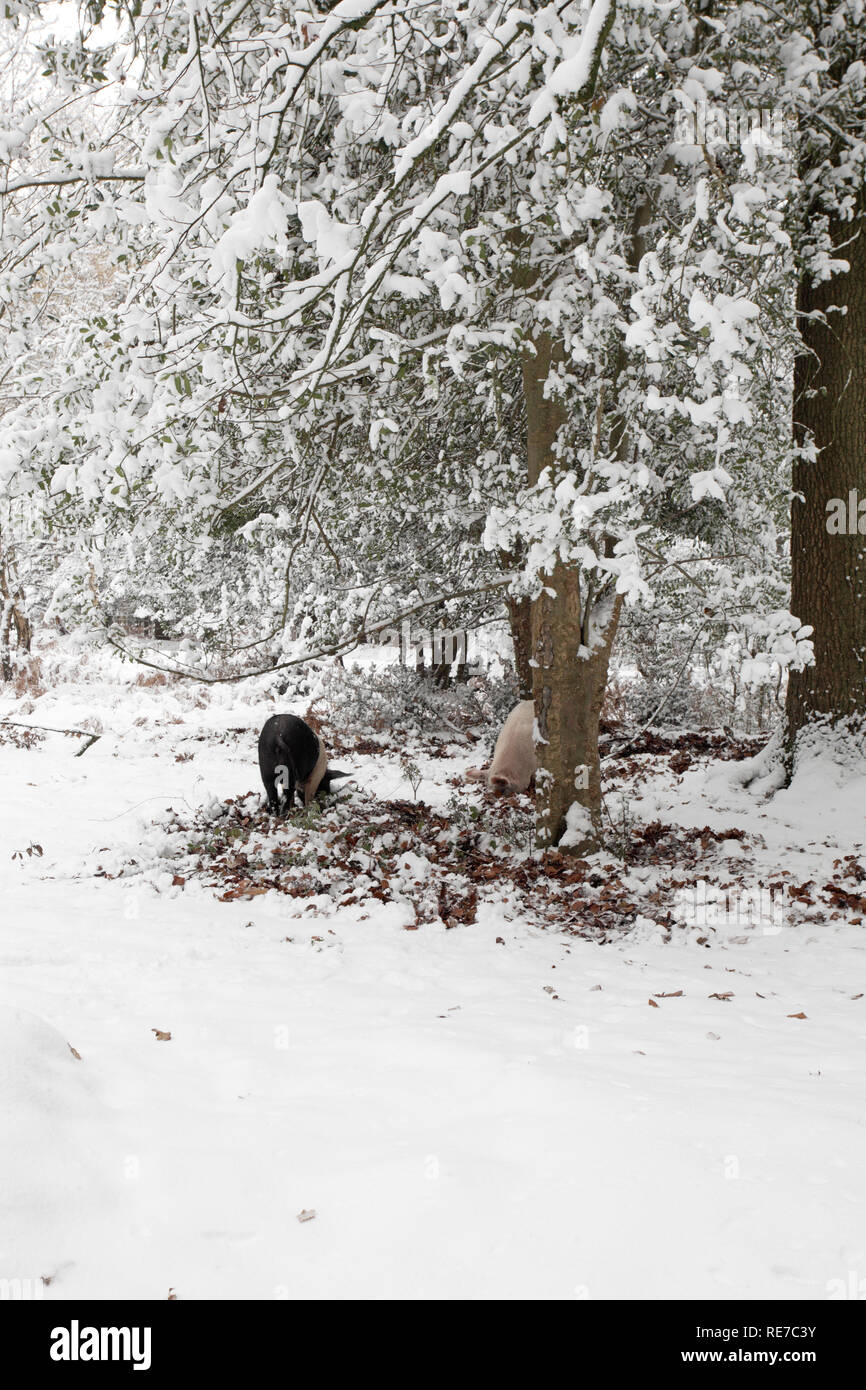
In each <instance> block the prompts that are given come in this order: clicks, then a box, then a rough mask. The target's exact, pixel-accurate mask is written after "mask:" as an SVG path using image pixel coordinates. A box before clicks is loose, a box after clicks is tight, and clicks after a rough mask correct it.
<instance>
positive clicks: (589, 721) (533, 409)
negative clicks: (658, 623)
mask: <svg viewBox="0 0 866 1390" xmlns="http://www.w3.org/2000/svg"><path fill="white" fill-rule="evenodd" d="M534 346H535V353H534V354H529V353H528V354H527V355H526V357H525V358H524V362H523V389H524V400H525V404H526V425H527V463H528V475H529V482H530V485H532V484H534V483H536V482H537V481H538V478H539V476H540V474H541V472H542V470H543V469H544V468H546V467H548V466H549V467H551V468H553V469H555V466H556V456H555V454H554V445H555V443H556V437H557V434H558V432H559V429H560V427H561V426H562V425H563V423H564V421H565V408H564V406H563V403H562V400H561V398H559V397H553V398H546V397H545V394H544V385H545V382H546V381H547V378H548V375H549V373H550V369H551V367H552V366H553V365H554V362H555V360H556V352H557V347H556V345H555V344H554V343H553V341H552V340H551V338H550V336H549V335H548V334H546V333H540V334H539V335H538V336H537V337H536V339H535V344H534ZM542 579H543V581H544V585H545V587H544V590H543V591H542V593H541V594H540V596H539V597H538V598H537V599H536V600H535V602H534V603H533V604H532V608H531V635H532V658H533V663H534V664H533V668H532V678H533V679H532V697H533V700H534V701H535V718H536V724H537V728H538V735H539V738H540V742H539V743H538V744H537V746H536V756H537V758H538V772H537V774H536V802H535V816H536V830H537V835H538V839H539V843H540V844H541V845H542V846H553V845H558V844H560V842H562V847H563V848H564V849H568V850H570V851H574V852H575V853H578V854H586V853H590V852H591V851H592V850H594V849H597V848H598V845H599V840H600V835H601V768H600V763H599V755H598V721H599V715H600V713H601V706H602V701H603V700H604V692H605V687H606V685H607V672H608V664H609V660H610V651H611V647H612V645H613V639H614V636H615V634H616V628H617V624H618V621H619V613H620V608H621V605H622V600H621V599H619V598H617V599H613V598H608V599H607V600H602V602H601V603H600V604H595V605H594V604H593V603H592V600H591V595H590V592H589V587H588V580H587V579H586V578H584V581H583V583H584V588H585V591H582V587H581V572H580V570H579V569H577V568H574V567H572V566H570V565H565V564H563V563H562V562H558V563H557V564H556V565H555V566H554V569H553V573H552V574H549V575H547V574H546V575H543V576H542ZM569 813H571V814H569ZM563 837H565V838H564V840H563Z"/></svg>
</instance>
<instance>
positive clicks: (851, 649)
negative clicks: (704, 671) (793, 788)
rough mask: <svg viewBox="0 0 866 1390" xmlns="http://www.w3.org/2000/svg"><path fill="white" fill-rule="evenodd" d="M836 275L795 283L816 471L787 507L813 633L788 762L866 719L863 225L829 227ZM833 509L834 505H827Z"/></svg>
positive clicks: (800, 404)
mask: <svg viewBox="0 0 866 1390" xmlns="http://www.w3.org/2000/svg"><path fill="white" fill-rule="evenodd" d="M829 230H830V235H831V237H832V240H833V244H834V246H836V247H838V248H839V255H840V256H841V257H843V258H844V259H845V260H847V261H848V262H849V265H850V269H849V271H848V272H846V273H844V274H838V275H833V276H832V277H831V278H830V279H829V280H824V281H822V283H821V284H818V285H815V284H812V283H811V282H809V283H807V282H805V281H803V282H801V284H800V290H799V295H798V305H797V307H798V310H799V312H800V313H801V314H809V313H812V312H813V311H815V310H821V311H827V310H828V308H829V306H831V305H834V304H835V305H843V306H844V307H845V309H846V312H845V313H839V312H832V311H831V312H830V313H829V314H828V323H827V324H824V323H822V322H821V321H820V320H816V319H807V320H801V323H802V336H803V340H804V343H805V345H806V348H807V350H810V351H807V352H805V353H804V354H803V355H802V356H800V357H799V358H798V359H797V363H796V366H795V372H794V437H795V441H796V443H797V444H802V443H803V442H804V440H805V441H808V440H809V439H810V438H811V439H813V440H814V442H815V444H816V446H817V448H818V450H819V454H818V458H817V459H816V461H815V462H814V463H810V462H807V461H800V462H797V463H796V465H795V467H794V473H793V490H794V493H795V494H796V493H801V494H802V498H803V500H802V501H801V500H800V499H799V498H798V497H796V496H795V497H794V500H793V502H792V504H791V612H792V613H795V614H796V615H797V617H798V618H799V619H800V621H801V622H802V623H809V624H811V625H812V626H813V627H814V634H813V638H812V640H813V642H814V646H815V663H814V665H813V666H809V667H807V668H806V669H805V670H804V671H796V672H792V673H791V677H790V680H789V683H788V697H787V707H786V716H787V761H788V771H789V774H790V772H791V771H792V769H793V758H794V748H795V744H796V739H797V734H798V733H799V731H800V730H801V729H803V728H804V727H805V726H806V725H808V724H810V723H812V722H813V721H814V720H815V719H816V718H819V719H823V720H824V721H826V722H827V723H829V724H831V725H833V724H837V723H840V722H841V721H843V720H847V719H849V718H850V717H851V716H854V717H855V721H862V720H863V717H864V713H866V218H864V209H863V207H861V209H860V215H859V217H858V218H857V219H856V220H854V221H850V222H838V221H836V222H831V224H830V229H829ZM834 501H835V502H836V503H837V505H836V506H835V507H834V506H832V505H831V504H832V503H833V502H834Z"/></svg>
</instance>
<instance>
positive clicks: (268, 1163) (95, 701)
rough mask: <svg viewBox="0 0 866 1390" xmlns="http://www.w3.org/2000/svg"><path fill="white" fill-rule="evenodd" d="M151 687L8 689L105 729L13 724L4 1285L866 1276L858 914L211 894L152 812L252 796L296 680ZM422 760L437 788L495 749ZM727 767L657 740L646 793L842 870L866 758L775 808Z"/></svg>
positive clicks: (395, 1292)
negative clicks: (286, 686) (22, 740)
mask: <svg viewBox="0 0 866 1390" xmlns="http://www.w3.org/2000/svg"><path fill="white" fill-rule="evenodd" d="M94 671H95V672H96V673H95V674H94ZM85 676H86V678H85ZM138 677H139V671H138V670H137V669H135V668H131V667H128V666H121V665H119V664H111V663H109V662H108V660H107V659H105V660H104V661H103V663H102V665H101V666H100V667H99V668H98V669H97V668H92V669H89V674H88V673H84V674H83V675H82V679H81V680H80V681H79V682H77V683H70V682H68V681H65V680H64V681H58V682H57V683H55V684H54V685H53V686H52V688H50V689H49V690H48V691H47V693H45V694H43V695H40V696H38V697H36V698H34V697H27V696H25V697H24V698H23V699H18V700H15V699H13V698H11V697H10V696H6V697H5V698H4V699H3V701H2V707H0V714H2V715H6V716H8V717H11V718H15V719H21V720H23V721H26V722H30V723H33V724H45V725H53V724H56V725H58V726H63V727H70V726H75V727H82V726H84V725H85V724H87V726H88V727H93V721H94V720H101V721H102V726H103V728H104V730H105V732H104V734H103V737H102V738H101V739H100V740H99V741H98V742H97V743H95V744H94V745H93V746H92V747H90V748H89V749H88V750H87V752H86V753H85V754H84V755H83V756H82V757H80V758H76V757H75V756H74V754H75V752H76V750H77V748H78V747H80V740H77V739H71V738H68V737H65V736H63V735H59V734H58V735H54V734H49V735H47V736H46V737H45V739H44V741H42V742H41V743H39V744H38V745H37V746H35V747H31V748H24V747H15V746H12V745H11V744H8V743H6V744H3V745H2V746H0V766H2V775H3V797H2V803H0V902H2V928H0V1108H2V1115H3V1119H2V1126H3V1143H2V1145H0V1279H6V1280H31V1281H33V1284H34V1285H35V1284H37V1283H38V1282H39V1281H41V1280H43V1279H44V1280H46V1281H50V1282H47V1283H46V1284H45V1285H44V1287H43V1288H42V1289H41V1292H42V1293H43V1296H44V1297H45V1298H47V1299H51V1298H56V1299H65V1298H77V1297H94V1298H108V1297H122V1298H145V1299H165V1298H167V1297H168V1296H169V1292H170V1291H173V1292H174V1294H175V1295H176V1296H177V1297H178V1298H182V1299H189V1298H208V1299H215V1298H231V1299H235V1298H255V1299H260V1298H264V1299H269V1298H280V1297H286V1298H321V1297H325V1298H351V1297H373V1298H389V1297H404V1298H508V1299H510V1298H545V1299H547V1298H553V1299H558V1298H584V1297H588V1298H591V1299H592V1298H686V1297H692V1298H703V1299H729V1298H762V1297H772V1298H788V1299H813V1298H818V1299H821V1298H826V1297H828V1296H832V1294H833V1291H834V1290H836V1289H839V1288H841V1287H842V1284H843V1283H844V1284H845V1285H846V1287H847V1286H849V1284H850V1272H851V1271H854V1272H855V1274H856V1275H857V1277H858V1278H859V1279H862V1278H863V1277H864V1276H866V1123H864V1120H866V1114H864V1110H866V1107H864V1084H863V1076H864V1072H866V921H864V922H863V923H859V924H855V923H857V912H856V908H855V909H854V910H853V911H852V910H846V911H843V912H840V913H839V915H838V916H836V917H834V916H833V915H832V913H831V912H830V911H829V910H827V908H826V906H817V907H816V906H815V905H814V903H813V902H809V903H806V905H805V906H804V905H803V904H801V905H800V906H801V908H802V910H801V911H800V912H799V915H797V916H796V917H793V916H792V917H791V919H790V920H788V919H787V918H786V920H785V923H784V924H783V925H781V927H780V929H778V930H777V929H775V927H776V926H778V925H779V924H778V923H776V924H774V929H772V930H769V931H768V930H763V929H762V928H761V926H760V925H758V926H751V927H750V926H748V925H747V927H746V928H745V929H743V930H737V931H727V932H725V931H713V932H710V933H709V939H708V935H707V933H706V932H705V933H703V935H702V934H701V932H700V930H687V929H684V930H683V931H682V932H680V933H677V932H675V933H673V934H672V935H671V933H670V932H664V931H662V930H661V929H660V928H659V927H657V926H655V925H654V924H653V921H652V917H651V915H648V914H647V913H646V912H644V913H642V914H641V915H639V917H638V918H637V922H636V924H635V925H634V927H633V928H632V929H631V930H629V931H628V932H626V933H624V934H623V935H622V936H621V937H620V938H619V939H617V940H613V941H611V942H609V943H608V944H599V943H598V942H595V941H591V940H585V939H582V938H581V937H580V936H576V935H573V934H563V933H560V932H558V931H556V930H552V929H550V928H549V927H548V928H547V929H543V928H542V927H541V926H540V925H539V924H538V922H537V921H534V920H531V919H527V918H526V917H521V916H520V915H519V914H517V913H516V912H515V910H514V906H513V900H509V899H507V898H505V899H504V900H503V901H501V902H500V901H493V900H489V899H484V898H482V900H481V901H480V902H479V906H478V911H477V920H476V921H475V922H474V923H473V924H472V925H467V926H458V927H456V928H451V929H446V927H445V925H444V923H442V922H441V921H425V922H423V923H422V924H421V925H420V926H418V925H417V923H416V921H415V914H414V911H413V908H412V904H411V901H409V900H408V898H407V899H406V900H401V899H399V898H397V899H396V900H391V901H377V900H376V899H375V898H374V899H372V900H371V899H370V898H366V899H362V900H361V901H359V902H356V903H349V904H348V905H340V903H339V902H338V901H334V900H332V899H330V898H327V897H326V896H325V895H324V894H323V895H322V896H321V897H314V898H312V899H311V898H309V897H307V898H304V897H300V898H293V897H288V896H285V895H281V894H278V893H275V892H266V893H260V894H254V895H251V896H249V897H238V898H233V899H231V900H228V901H221V900H219V898H218V896H217V895H216V893H215V892H214V891H213V890H212V889H211V888H210V887H208V886H207V885H206V883H205V882H203V881H201V879H200V878H198V877H196V876H191V875H189V874H188V873H181V874H179V873H178V872H177V870H178V866H177V864H176V863H175V862H174V859H173V858H172V856H171V844H172V839H171V836H170V834H168V833H167V831H166V827H167V825H169V824H170V821H171V815H175V816H180V817H182V818H183V817H187V818H190V819H191V818H192V817H193V816H194V815H195V814H197V813H198V812H199V811H200V809H201V808H202V807H207V806H208V805H209V804H210V805H211V806H213V805H214V804H215V802H216V801H218V800H221V799H224V798H227V797H243V796H245V795H246V794H247V793H251V792H253V791H255V792H256V794H257V795H258V793H259V791H260V784H259V780H258V770H257V767H256V761H255V738H256V732H257V730H258V728H259V726H260V725H261V723H262V722H263V721H264V718H265V717H266V716H267V714H269V713H271V712H272V711H273V710H274V708H278V707H280V706H281V705H282V704H283V703H286V704H287V705H288V707H293V706H292V702H291V701H286V702H281V701H277V702H274V701H272V700H269V699H267V698H264V697H261V696H260V697H258V698H257V697H255V696H254V695H252V694H251V693H250V692H249V690H247V691H245V692H242V691H240V690H239V689H237V688H235V687H231V686H228V687H218V688H216V689H215V690H214V691H212V692H208V693H207V694H205V695H202V694H200V693H199V692H198V691H197V690H196V689H195V688H193V687H184V686H170V687H158V686H157V687H147V686H142V685H139V684H137V683H136V682H137V680H138ZM294 707H295V708H296V710H297V712H298V713H303V708H301V707H300V706H298V705H297V704H295V705H294ZM232 730H235V731H238V730H246V732H230V731H232ZM188 755H191V756H188ZM339 761H340V763H341V764H343V763H344V762H345V759H344V758H342V757H341V758H340V759H339ZM418 761H419V765H420V766H421V770H422V772H423V773H424V774H425V781H424V782H423V783H422V786H421V788H420V791H419V795H420V796H421V797H422V798H425V799H426V800H427V801H428V802H430V803H431V804H432V805H435V806H437V807H439V808H440V809H441V808H443V807H444V806H445V804H446V802H447V798H448V795H449V794H450V792H449V788H447V787H446V786H445V785H444V782H445V778H446V777H447V776H452V775H453V774H454V773H455V772H459V771H460V770H461V769H462V768H463V767H465V766H467V765H468V764H469V763H470V762H472V761H477V758H476V759H473V758H472V756H471V755H470V754H469V753H468V752H466V753H458V752H456V751H455V752H454V755H453V756H452V757H450V758H447V759H446V758H442V759H438V760H437V759H433V758H422V757H420V756H419V759H418ZM352 766H353V769H354V770H355V772H356V777H357V785H358V787H359V789H360V790H361V791H362V792H369V793H372V794H374V795H377V796H382V797H386V796H387V797H396V796H400V797H408V796H410V795H411V794H410V792H409V790H408V787H407V786H406V783H405V779H404V778H403V776H402V774H401V772H400V769H399V766H398V760H397V759H396V758H395V757H390V758H386V759H382V758H378V759H377V758H375V757H373V756H371V755H369V754H367V755H364V756H359V757H357V758H355V759H353V760H352ZM740 766H741V765H740V764H736V763H725V762H720V761H719V762H715V763H712V764H710V765H709V767H708V766H707V764H706V763H701V764H700V765H699V766H695V767H694V768H692V769H690V770H687V771H685V772H684V773H683V774H682V775H681V776H679V777H676V776H673V775H672V774H671V772H670V770H669V769H668V768H667V767H659V768H655V769H654V768H653V765H652V762H651V760H649V761H648V762H647V769H646V780H645V781H644V782H643V785H642V786H641V787H640V789H639V792H638V793H636V794H634V795H633V797H632V800H631V813H630V814H631V816H632V817H633V818H635V819H637V820H638V821H640V822H643V823H646V822H649V821H652V820H654V819H662V820H664V821H667V822H673V823H675V824H677V825H681V826H684V827H690V826H698V827H701V826H704V825H708V826H711V827H715V828H717V829H719V828H726V827H737V828H740V829H745V830H746V831H747V832H748V839H749V842H748V844H747V846H746V847H745V848H743V846H741V845H740V844H739V843H738V842H737V841H735V840H724V841H721V842H720V844H721V848H720V850H719V852H718V855H717V856H716V858H715V859H714V860H713V864H714V865H715V866H716V868H718V863H719V862H722V863H724V862H726V861H727V860H736V859H738V857H739V858H743V860H744V863H745V872H746V874H747V876H748V874H752V875H757V874H758V873H759V872H761V873H763V874H764V876H766V874H767V873H770V874H772V872H773V870H774V866H779V868H780V869H781V868H786V869H787V870H788V872H789V874H792V875H793V876H794V878H795V880H796V882H797V883H806V882H808V881H810V880H812V881H814V882H815V883H816V884H818V885H819V886H820V885H822V884H824V883H826V882H828V881H832V880H833V879H834V874H836V873H837V872H838V871H837V870H836V869H834V861H836V862H838V861H839V860H840V859H841V858H842V857H843V856H845V855H850V856H854V858H855V860H856V859H857V857H858V856H862V853H863V843H864V841H866V825H864V806H866V778H864V777H861V778H852V777H851V776H850V775H848V776H846V775H844V774H843V773H842V772H841V770H839V769H834V768H833V767H832V766H830V767H827V766H826V765H823V764H821V765H819V764H812V765H810V766H809V767H807V768H804V770H803V772H802V773H801V774H800V776H799V777H798V778H797V779H796V781H795V783H794V785H793V786H792V788H791V789H790V790H789V791H787V792H783V793H780V794H779V795H778V796H777V797H776V798H775V800H773V801H767V800H762V799H761V798H760V797H758V796H756V795H755V794H754V793H753V792H749V791H746V790H743V789H742V788H740V787H739V786H737V785H736V782H735V780H734V773H735V770H736V769H737V768H738V767H740ZM473 795H478V794H477V793H473ZM638 796H640V797H641V798H642V799H637V797H638ZM169 807H171V808H172V811H171V813H169V811H168V808H169ZM36 846H38V847H39V848H40V849H41V854H40V853H39V850H38V849H36V848H35V847H36ZM148 847H149V848H148ZM28 850H29V851H30V852H29V853H28ZM13 856H14V857H13ZM131 860H136V861H137V863H136V865H133V866H131V867H128V868H127V870H126V871H124V873H123V874H122V876H119V877H102V876H100V865H102V869H103V871H106V872H107V871H109V870H110V872H112V873H115V872H117V871H118V865H120V864H127V865H129V864H130V861H131ZM850 862H851V861H849V872H848V877H847V878H846V880H845V881H846V883H847V885H848V889H849V890H850V889H851V883H852V879H851V874H850ZM740 867H741V871H743V869H742V865H741V866H740ZM175 877H183V878H184V882H183V883H182V884H181V883H173V882H172V880H173V879H174V878H175ZM707 877H708V878H710V877H711V875H710V870H709V868H708V871H707ZM855 878H856V874H855ZM860 892H861V894H862V893H866V882H864V883H863V884H862V885H861V887H860ZM765 925H766V924H765ZM413 926H414V927H416V928H417V929H414V930H407V929H406V928H407V927H413ZM700 940H703V941H704V942H706V943H707V944H700ZM665 996H666V997H665ZM801 1015H805V1017H802V1016H801ZM163 1034H165V1035H168V1034H170V1037H168V1036H165V1037H162V1036H160V1035H163ZM72 1049H74V1050H75V1053H73V1051H72ZM75 1054H78V1055H77V1056H76V1055H75ZM311 1212H313V1213H315V1215H314V1216H311V1217H308V1219H305V1220H299V1216H300V1215H301V1214H302V1213H304V1214H308V1213H311ZM834 1281H839V1282H838V1283H835V1282H834ZM7 1287H11V1286H7Z"/></svg>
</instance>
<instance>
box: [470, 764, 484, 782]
mask: <svg viewBox="0 0 866 1390" xmlns="http://www.w3.org/2000/svg"><path fill="white" fill-rule="evenodd" d="M465 775H466V781H467V782H486V781H487V773H486V772H482V771H481V768H480V767H467V769H466V774H465Z"/></svg>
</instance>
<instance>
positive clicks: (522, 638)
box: [505, 594, 532, 700]
mask: <svg viewBox="0 0 866 1390" xmlns="http://www.w3.org/2000/svg"><path fill="white" fill-rule="evenodd" d="M505 606H506V607H507V609H508V622H509V626H510V628H511V641H512V644H513V646H514V666H515V670H516V671H517V686H518V690H519V693H520V698H521V700H531V699H532V665H531V657H532V602H531V600H530V599H528V598H513V597H512V596H511V595H510V594H508V595H507V596H506V599H505Z"/></svg>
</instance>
